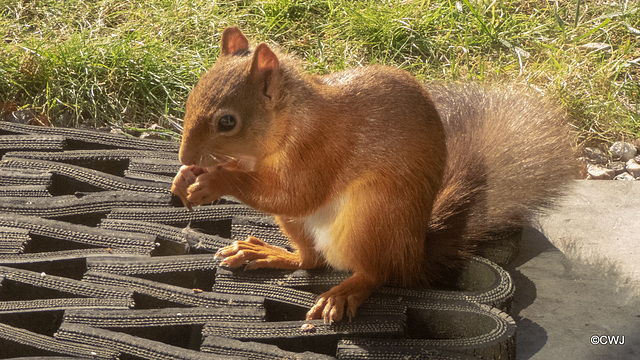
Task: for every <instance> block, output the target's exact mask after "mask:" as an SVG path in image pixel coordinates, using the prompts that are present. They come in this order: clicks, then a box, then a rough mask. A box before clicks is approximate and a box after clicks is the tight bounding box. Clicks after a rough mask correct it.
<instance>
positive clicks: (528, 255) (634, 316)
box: [506, 228, 640, 360]
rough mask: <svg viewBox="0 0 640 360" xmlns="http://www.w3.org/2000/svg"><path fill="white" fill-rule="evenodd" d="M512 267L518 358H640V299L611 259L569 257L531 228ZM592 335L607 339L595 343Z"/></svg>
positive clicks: (510, 266) (600, 339)
mask: <svg viewBox="0 0 640 360" xmlns="http://www.w3.org/2000/svg"><path fill="white" fill-rule="evenodd" d="M506 268H507V270H509V271H510V273H511V275H512V277H513V280H514V283H515V285H516V294H515V296H514V302H513V307H512V311H511V315H512V316H513V317H514V319H515V320H516V322H517V324H518V330H517V351H518V359H621V360H622V359H635V358H640V300H639V299H638V298H637V297H635V296H633V294H634V292H633V291H632V289H627V288H625V286H624V281H622V280H623V279H622V278H621V276H620V275H619V274H617V273H616V272H615V271H614V270H612V269H613V268H612V267H611V265H610V264H584V263H580V262H578V261H575V260H573V261H572V260H569V259H568V258H567V257H566V256H565V255H564V254H563V253H562V252H560V250H558V249H557V248H556V247H555V246H554V245H553V244H552V243H551V242H550V241H549V239H547V238H546V237H545V236H544V235H543V234H542V233H540V232H539V231H538V230H536V229H533V228H526V229H525V230H524V233H523V239H522V246H521V249H520V253H519V255H518V257H517V258H516V259H514V261H513V262H512V263H511V264H510V265H509V266H507V267H506ZM592 336H597V337H598V339H597V341H598V342H602V341H603V340H604V342H607V344H602V343H599V344H595V345H594V344H592V342H591V337H592ZM613 341H617V342H618V343H620V342H623V344H618V345H611V344H609V343H610V342H613Z"/></svg>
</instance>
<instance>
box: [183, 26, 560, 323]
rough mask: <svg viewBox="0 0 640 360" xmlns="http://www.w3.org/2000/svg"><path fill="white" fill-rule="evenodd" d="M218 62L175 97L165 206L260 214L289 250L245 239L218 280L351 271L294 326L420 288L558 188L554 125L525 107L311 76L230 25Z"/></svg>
mask: <svg viewBox="0 0 640 360" xmlns="http://www.w3.org/2000/svg"><path fill="white" fill-rule="evenodd" d="M220 50H221V54H220V57H219V59H218V61H217V62H216V63H215V64H214V65H213V67H212V68H211V69H210V70H209V71H207V72H206V73H205V74H204V75H203V76H202V77H201V79H200V80H199V82H198V83H197V85H196V86H195V88H194V89H193V91H192V92H191V94H190V95H189V97H188V100H187V105H186V113H185V117H184V129H183V136H182V143H181V147H180V154H179V157H180V161H181V162H182V164H184V165H183V166H182V168H181V169H180V171H179V172H178V174H177V175H176V177H175V179H174V183H173V186H172V192H174V193H175V194H176V195H178V196H179V197H180V198H181V199H182V201H183V203H184V204H185V206H187V207H189V208H191V206H193V205H200V204H207V203H211V202H212V201H214V200H216V199H218V198H219V197H221V196H223V195H231V196H233V197H236V198H237V199H239V200H240V201H242V202H243V203H245V204H247V205H249V206H251V207H253V208H255V209H257V210H260V211H262V212H265V213H269V214H273V215H274V216H275V218H276V221H277V222H278V224H279V225H280V227H281V229H282V231H283V232H284V233H285V234H286V235H287V236H288V238H289V239H290V241H291V244H292V246H293V248H294V249H295V251H294V252H289V251H287V250H285V249H283V248H280V247H276V246H272V245H269V244H266V243H264V242H263V241H261V240H259V239H257V238H254V237H249V238H248V239H247V240H246V241H237V242H235V243H234V244H233V245H231V246H227V247H224V248H221V249H220V250H219V251H218V252H217V253H216V255H217V256H219V257H222V258H223V261H222V264H224V265H226V266H229V267H232V268H233V267H240V266H243V265H245V266H246V269H258V268H279V269H309V268H315V267H321V266H331V267H333V268H335V269H339V270H348V271H350V272H351V273H352V274H351V276H350V277H349V278H347V279H346V280H345V281H344V282H342V283H341V284H339V285H337V286H335V287H333V288H332V289H330V290H329V291H327V292H326V293H324V294H321V295H320V296H319V297H318V299H317V302H316V304H315V305H314V306H313V307H312V308H311V309H310V310H309V312H308V313H307V319H319V318H323V319H324V320H325V321H338V320H341V319H342V318H343V317H344V316H345V315H346V316H347V317H349V318H352V317H353V316H355V313H356V310H357V308H358V306H359V305H360V304H361V303H362V302H363V301H364V300H365V299H366V298H367V297H368V296H369V295H370V294H371V293H372V292H373V291H375V290H376V289H377V288H379V287H380V286H381V285H383V284H384V283H386V282H388V281H390V280H394V281H396V282H398V281H399V282H400V283H401V284H403V285H405V286H423V285H429V284H432V283H433V282H434V281H436V280H437V279H438V278H439V277H440V276H441V275H442V273H443V272H446V271H447V270H448V269H450V268H455V267H456V266H458V265H459V264H461V263H462V262H463V261H464V260H465V259H468V257H469V256H470V254H471V253H472V252H473V250H474V249H475V247H476V245H477V244H478V243H481V242H482V241H484V240H486V239H487V238H489V237H490V234H491V233H492V232H493V231H495V230H498V229H501V228H508V227H510V226H514V225H515V226H517V225H519V224H520V225H521V224H522V223H523V222H524V221H526V219H527V216H528V215H529V214H530V213H531V212H532V211H534V210H535V209H537V208H542V207H545V206H547V205H549V204H550V202H551V200H552V199H553V198H555V197H556V196H557V195H559V194H560V191H561V188H562V186H563V184H565V183H566V182H567V181H566V180H567V179H568V178H569V177H570V176H569V174H570V172H571V171H572V167H571V164H570V163H569V161H568V159H570V158H571V149H570V138H569V136H568V135H567V131H566V130H565V129H564V127H563V124H562V123H561V121H559V119H560V118H561V117H562V116H561V113H560V112H559V111H557V110H556V109H555V108H553V107H551V106H550V105H547V104H544V103H542V102H540V101H537V100H535V99H533V98H531V97H528V96H527V95H524V94H520V93H515V94H511V93H510V91H509V90H506V89H499V90H495V89H494V90H491V89H488V90H483V89H481V88H479V87H477V86H473V85H441V86H431V88H430V89H429V91H428V90H427V87H425V86H424V85H423V84H421V83H420V82H418V81H417V80H416V79H415V78H414V77H413V76H412V75H410V74H409V73H408V72H406V71H404V70H400V69H397V68H394V67H389V66H365V67H359V68H354V69H349V70H344V71H341V72H336V73H333V74H330V75H325V76H313V75H310V74H307V73H306V72H305V71H303V70H302V68H301V66H300V65H299V63H298V62H297V61H296V60H295V59H293V58H292V57H289V56H286V55H283V54H281V53H280V52H278V51H277V50H274V49H272V48H270V47H269V46H268V45H267V44H265V43H261V44H259V45H258V46H257V47H255V49H252V48H250V46H249V41H248V40H247V38H246V37H245V36H244V35H243V33H242V32H241V31H240V30H239V29H238V28H236V27H231V28H227V29H225V30H224V32H223V33H222V39H221V44H220Z"/></svg>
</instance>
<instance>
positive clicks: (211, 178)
mask: <svg viewBox="0 0 640 360" xmlns="http://www.w3.org/2000/svg"><path fill="white" fill-rule="evenodd" d="M221 185H222V183H221V180H220V176H219V175H218V173H217V171H212V172H205V173H203V174H201V175H199V176H198V177H197V178H196V179H195V181H194V182H193V183H192V184H191V185H189V187H188V188H187V191H186V193H187V200H188V201H189V203H191V204H193V205H203V204H210V203H212V202H214V201H215V200H218V199H219V198H220V197H221V196H222V195H224V193H223V191H221V189H220V186H221Z"/></svg>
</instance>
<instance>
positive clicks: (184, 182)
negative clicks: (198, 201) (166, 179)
mask: <svg viewBox="0 0 640 360" xmlns="http://www.w3.org/2000/svg"><path fill="white" fill-rule="evenodd" d="M204 172H205V170H204V169H203V168H201V167H198V166H195V165H183V166H182V167H180V170H178V173H177V174H176V176H175V177H174V178H173V184H171V192H172V193H174V194H176V195H177V196H178V197H179V198H180V200H182V203H183V204H184V206H185V207H187V208H188V209H189V210H191V203H190V202H189V200H187V197H188V195H189V193H188V191H187V189H188V188H189V186H191V185H192V184H193V183H195V182H196V179H197V178H198V176H200V175H202V174H204Z"/></svg>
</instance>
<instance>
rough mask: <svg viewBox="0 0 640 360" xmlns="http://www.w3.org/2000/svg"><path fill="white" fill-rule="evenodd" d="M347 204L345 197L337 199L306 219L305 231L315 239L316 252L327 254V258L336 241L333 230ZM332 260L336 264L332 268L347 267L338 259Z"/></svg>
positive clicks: (333, 258)
mask: <svg viewBox="0 0 640 360" xmlns="http://www.w3.org/2000/svg"><path fill="white" fill-rule="evenodd" d="M346 203H347V198H346V197H345V196H342V197H339V198H336V199H334V200H332V201H330V202H329V203H327V204H325V205H324V206H323V207H321V208H320V209H318V210H317V211H316V212H314V213H313V214H311V215H308V216H307V217H305V218H304V229H305V231H306V232H307V234H308V235H309V236H311V237H312V238H313V243H314V246H315V249H316V251H318V252H321V253H323V254H325V257H326V255H327V253H328V252H330V251H331V249H333V242H334V241H335V239H334V238H333V236H332V234H331V228H332V226H333V224H334V223H335V221H336V218H337V217H338V215H339V214H340V212H342V209H343V208H344V206H345V204H346ZM331 258H332V259H331V260H333V262H335V263H331V264H330V265H331V266H333V267H335V268H344V267H345V265H344V264H343V263H342V262H341V261H339V260H338V259H335V257H334V256H332V257H331ZM327 260H329V259H327ZM336 260H337V261H336Z"/></svg>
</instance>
